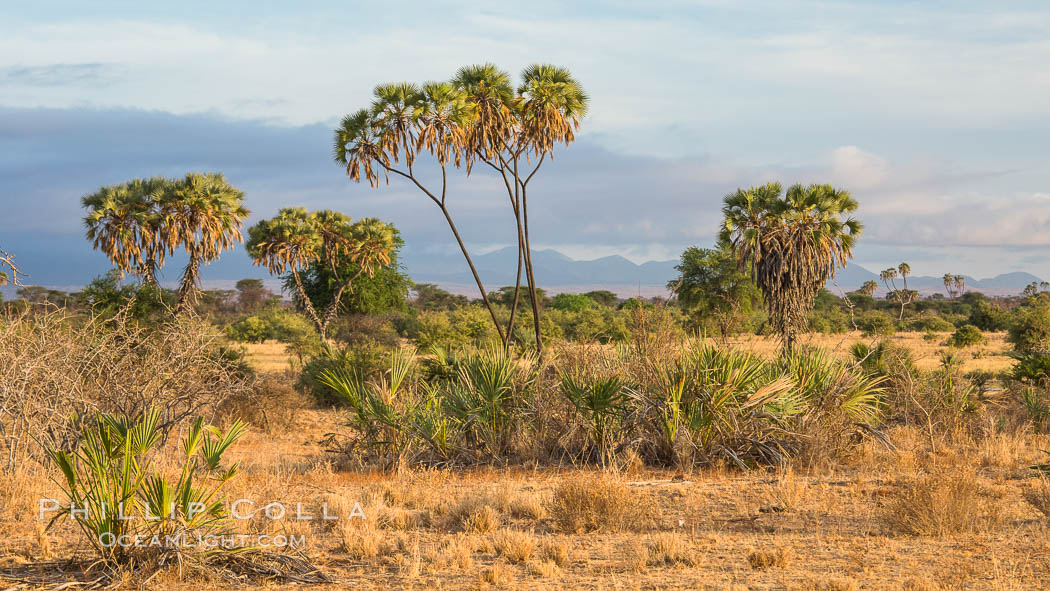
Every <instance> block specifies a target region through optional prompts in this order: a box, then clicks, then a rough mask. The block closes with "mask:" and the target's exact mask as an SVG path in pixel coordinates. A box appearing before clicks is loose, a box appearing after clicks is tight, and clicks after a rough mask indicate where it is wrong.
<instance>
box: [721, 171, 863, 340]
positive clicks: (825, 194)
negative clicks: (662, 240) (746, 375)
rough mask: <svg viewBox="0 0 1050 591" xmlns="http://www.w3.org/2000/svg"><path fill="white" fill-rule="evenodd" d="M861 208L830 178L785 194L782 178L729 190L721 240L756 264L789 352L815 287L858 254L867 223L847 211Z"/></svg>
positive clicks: (760, 284)
mask: <svg viewBox="0 0 1050 591" xmlns="http://www.w3.org/2000/svg"><path fill="white" fill-rule="evenodd" d="M856 209H857V202H856V201H854V200H853V198H852V197H850V194H849V193H848V192H847V191H844V190H841V189H835V188H833V187H831V186H830V185H809V186H802V185H793V186H791V187H790V188H788V190H787V192H786V193H783V191H782V189H781V185H780V183H768V184H766V185H762V186H758V187H751V188H749V189H746V190H744V189H738V190H737V191H736V192H735V193H731V194H729V195H726V197H725V204H724V206H723V208H722V213H723V215H724V216H725V220H724V222H723V225H722V230H721V233H720V234H721V239H722V240H723V241H725V242H727V243H729V244H731V245H732V247H733V250H734V252H735V253H736V255H737V258H738V260H739V261H740V262H741V263H743V264H746V265H748V266H749V267H750V268H751V273H752V277H753V279H754V281H755V285H757V286H758V288H759V289H760V290H761V291H762V293H763V295H765V299H766V304H767V306H768V307H769V317H770V321H771V323H772V325H773V328H774V329H775V330H776V331H777V332H778V333H779V335H780V337H781V342H782V346H783V351H784V352H785V353H789V352H790V351H791V350H792V348H793V347H794V342H795V338H796V335H797V334H798V332H799V331H801V330H804V329H805V328H806V325H807V321H808V318H807V314H808V312H809V310H810V308H811V307H812V305H813V299H814V297H816V294H817V292H818V291H819V290H820V288H821V287H823V286H824V284H825V283H827V281H828V280H829V279H831V278H832V277H834V275H835V270H836V268H838V267H844V266H846V263H847V261H848V260H849V259H850V258H852V256H853V245H854V243H855V242H856V240H857V237H858V236H859V235H860V232H861V228H862V226H861V223H860V222H859V221H857V220H856V219H854V218H853V217H851V216H850V215H849V214H850V213H852V212H853V211H855V210H856Z"/></svg>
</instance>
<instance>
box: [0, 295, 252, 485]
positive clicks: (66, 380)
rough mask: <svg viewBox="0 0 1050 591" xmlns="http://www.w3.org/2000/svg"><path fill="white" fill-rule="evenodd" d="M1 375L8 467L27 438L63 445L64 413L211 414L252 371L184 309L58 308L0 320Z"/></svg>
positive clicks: (166, 424) (27, 448)
mask: <svg viewBox="0 0 1050 591" xmlns="http://www.w3.org/2000/svg"><path fill="white" fill-rule="evenodd" d="M0 375H2V376H4V379H3V380H0V425H2V427H3V438H2V445H3V450H2V451H4V452H5V453H6V458H5V460H6V469H7V470H8V471H10V469H11V468H12V466H14V465H16V463H17V462H18V461H19V459H20V457H22V456H23V455H24V454H26V453H35V450H36V446H35V445H30V444H29V443H30V441H31V440H32V438H33V437H44V438H45V439H47V440H49V443H51V444H54V445H56V446H58V447H66V446H68V445H71V439H70V437H71V436H72V433H73V432H74V431H75V425H73V424H71V423H70V421H68V418H69V417H70V416H71V415H77V416H80V417H84V416H88V415H90V414H92V413H93V412H94V411H103V412H107V413H113V414H121V415H127V416H132V417H136V416H139V415H141V414H142V412H143V411H144V410H145V409H147V408H149V407H155V408H158V409H160V410H161V411H162V413H163V415H162V418H161V428H162V429H164V430H167V429H170V428H172V427H174V426H176V425H178V424H179V423H181V422H182V421H183V420H184V419H186V418H187V417H191V416H196V415H203V416H205V417H206V418H208V417H212V416H213V415H214V411H215V408H216V406H217V405H218V404H219V403H221V402H222V401H223V399H225V398H226V397H227V396H236V395H240V394H242V393H243V392H245V391H247V390H249V389H250V388H251V385H252V381H253V379H254V377H253V376H252V375H251V370H250V369H249V368H248V366H247V364H245V363H244V362H243V360H242V359H241V358H240V356H239V354H238V353H237V352H236V351H233V350H230V349H228V348H225V347H223V346H222V345H221V337H220V335H219V334H218V333H217V332H216V331H215V330H214V328H213V327H211V326H210V325H208V324H207V323H206V322H204V321H203V320H201V319H199V318H195V317H193V316H191V315H183V316H180V317H178V318H174V319H172V320H169V321H167V322H165V323H163V324H161V325H157V326H150V325H144V324H141V323H137V322H135V321H134V320H131V319H129V318H128V317H127V316H126V314H124V313H118V314H116V315H114V316H107V317H101V316H92V317H86V318H85V317H82V316H74V315H72V314H70V313H68V312H66V311H65V310H61V309H59V310H51V311H30V312H23V313H21V314H15V315H6V316H3V317H2V318H0Z"/></svg>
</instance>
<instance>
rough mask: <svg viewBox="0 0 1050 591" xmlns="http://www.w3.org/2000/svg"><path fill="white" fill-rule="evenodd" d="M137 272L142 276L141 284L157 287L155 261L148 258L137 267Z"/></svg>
mask: <svg viewBox="0 0 1050 591" xmlns="http://www.w3.org/2000/svg"><path fill="white" fill-rule="evenodd" d="M139 274H140V275H141V276H142V285H147V286H149V287H157V261H155V260H153V259H152V258H150V259H148V260H147V261H146V262H145V263H144V264H143V265H142V266H140V267H139Z"/></svg>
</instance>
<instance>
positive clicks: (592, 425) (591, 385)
mask: <svg viewBox="0 0 1050 591" xmlns="http://www.w3.org/2000/svg"><path fill="white" fill-rule="evenodd" d="M561 393H562V395H563V396H565V398H567V399H568V400H569V402H571V403H572V405H573V407H574V408H575V409H576V412H578V413H579V414H580V416H582V417H583V419H584V421H585V422H586V424H587V430H588V433H589V435H590V440H591V444H592V445H593V446H594V449H595V451H596V453H597V456H598V459H599V461H601V463H602V464H605V463H607V462H608V460H609V459H610V458H609V451H610V445H611V444H612V443H613V440H614V437H615V435H616V431H617V430H618V429H619V427H620V426H621V422H622V420H623V415H624V413H625V411H626V409H627V403H628V401H629V399H628V396H627V385H626V384H625V383H624V382H623V380H621V379H620V378H619V377H617V376H612V377H586V376H573V375H569V374H564V375H562V376H561Z"/></svg>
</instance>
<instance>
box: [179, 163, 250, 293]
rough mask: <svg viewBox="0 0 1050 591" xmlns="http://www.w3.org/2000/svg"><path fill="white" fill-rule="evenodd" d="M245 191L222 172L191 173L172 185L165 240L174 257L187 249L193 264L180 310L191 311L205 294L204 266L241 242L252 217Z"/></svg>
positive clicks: (184, 277) (184, 282) (184, 279)
mask: <svg viewBox="0 0 1050 591" xmlns="http://www.w3.org/2000/svg"><path fill="white" fill-rule="evenodd" d="M243 201H244V193H243V192H242V191H240V190H239V189H237V188H236V187H234V186H233V185H230V184H229V183H228V182H226V179H225V178H224V177H223V176H222V175H221V174H219V173H205V174H201V173H190V174H187V175H186V176H185V178H183V179H180V180H178V181H174V182H172V183H170V184H169V187H168V190H167V191H166V192H165V193H164V194H163V199H162V200H161V202H160V214H159V216H160V217H161V218H162V219H164V220H165V224H164V225H163V227H164V229H165V231H164V232H163V233H162V234H161V237H160V240H161V242H162V244H163V245H164V247H165V248H166V249H167V251H168V253H169V254H170V253H173V252H174V251H175V250H177V249H179V248H182V249H183V250H184V251H185V252H186V255H187V256H188V257H189V261H188V262H187V263H186V267H185V269H183V272H182V279H181V281H180V283H179V289H178V304H177V310H186V309H188V308H191V307H192V306H193V305H194V304H196V302H197V297H198V295H199V293H200V273H201V266H202V265H205V264H207V263H210V262H211V261H214V260H215V259H217V258H219V255H220V254H221V253H222V252H223V251H224V250H229V249H231V248H233V245H234V244H236V243H238V242H241V240H242V236H241V225H242V224H243V223H244V220H245V218H247V217H248V213H249V212H248V210H247V209H245V208H244V205H243Z"/></svg>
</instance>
